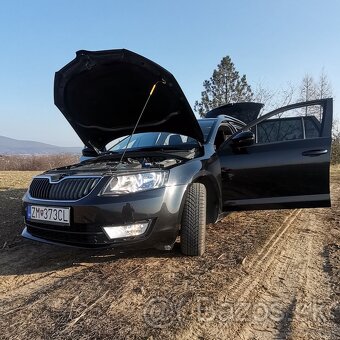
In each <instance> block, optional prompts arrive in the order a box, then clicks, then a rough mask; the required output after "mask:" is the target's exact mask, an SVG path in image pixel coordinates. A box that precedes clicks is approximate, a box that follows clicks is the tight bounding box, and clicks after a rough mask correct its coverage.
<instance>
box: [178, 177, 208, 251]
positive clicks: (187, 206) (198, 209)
mask: <svg viewBox="0 0 340 340" xmlns="http://www.w3.org/2000/svg"><path fill="white" fill-rule="evenodd" d="M206 206H207V192H206V188H205V186H204V185H203V184H202V183H193V184H191V185H190V187H189V189H188V194H187V197H186V200H185V203H184V208H183V214H182V224H181V234H180V236H181V237H180V242H181V251H182V253H183V254H184V255H189V256H200V255H202V254H203V253H204V251H205V229H206V209H207V208H206Z"/></svg>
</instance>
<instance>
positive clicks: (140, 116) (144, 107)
mask: <svg viewBox="0 0 340 340" xmlns="http://www.w3.org/2000/svg"><path fill="white" fill-rule="evenodd" d="M159 83H162V84H164V85H165V84H166V81H165V80H164V79H162V80H159V81H157V82H156V83H155V84H153V86H152V88H151V91H150V93H149V96H148V98H147V99H146V101H145V104H144V106H143V109H142V111H141V113H140V115H139V117H138V119H137V122H136V124H135V126H134V128H133V130H132V132H131V135H130V137H129V139H128V141H127V143H126V146H125V149H124V151H123V154H122V157H121V158H120V160H119V163H118V164H117V166H116V169H117V168H118V167H119V165H120V164H121V163H122V161H123V159H124V156H125V153H126V150H127V148H128V146H129V143H130V141H131V138H132V136H133V135H134V133H135V131H136V129H137V127H138V124H139V122H140V120H141V118H142V116H143V113H144V111H145V109H146V107H147V106H148V103H149V100H150V98H151V96H152V94H153V93H154V91H155V89H156V86H157V85H158V84H159Z"/></svg>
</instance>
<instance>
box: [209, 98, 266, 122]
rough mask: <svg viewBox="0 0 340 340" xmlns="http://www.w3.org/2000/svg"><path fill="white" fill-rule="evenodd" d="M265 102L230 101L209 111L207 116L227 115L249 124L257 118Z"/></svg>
mask: <svg viewBox="0 0 340 340" xmlns="http://www.w3.org/2000/svg"><path fill="white" fill-rule="evenodd" d="M263 106H264V104H261V103H254V102H242V103H230V104H226V105H222V106H219V107H216V108H215V109H212V110H211V111H209V112H207V114H206V118H215V117H217V116H219V115H227V116H230V117H233V118H236V119H239V120H241V121H242V122H243V123H245V124H249V123H250V122H252V121H253V120H255V119H256V118H257V117H258V115H259V113H260V111H261V109H262V107H263Z"/></svg>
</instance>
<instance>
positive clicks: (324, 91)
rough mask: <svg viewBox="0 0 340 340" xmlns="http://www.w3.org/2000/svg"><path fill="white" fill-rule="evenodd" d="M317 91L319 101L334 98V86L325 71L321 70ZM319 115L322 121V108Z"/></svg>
mask: <svg viewBox="0 0 340 340" xmlns="http://www.w3.org/2000/svg"><path fill="white" fill-rule="evenodd" d="M315 90H316V93H315V95H316V98H317V99H323V98H330V97H332V96H333V93H332V92H333V91H332V85H331V82H330V80H329V78H328V76H327V74H326V73H325V70H324V69H322V70H321V73H320V76H319V79H318V82H317V84H316V88H315ZM319 115H320V121H321V119H322V108H321V107H320V108H319Z"/></svg>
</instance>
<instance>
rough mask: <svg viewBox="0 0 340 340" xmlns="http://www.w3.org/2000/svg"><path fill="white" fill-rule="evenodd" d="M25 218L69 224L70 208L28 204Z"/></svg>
mask: <svg viewBox="0 0 340 340" xmlns="http://www.w3.org/2000/svg"><path fill="white" fill-rule="evenodd" d="M27 219H29V220H31V221H39V222H52V223H53V224H54V223H56V224H60V225H70V208H60V207H45V206H41V205H29V206H28V208H27Z"/></svg>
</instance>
